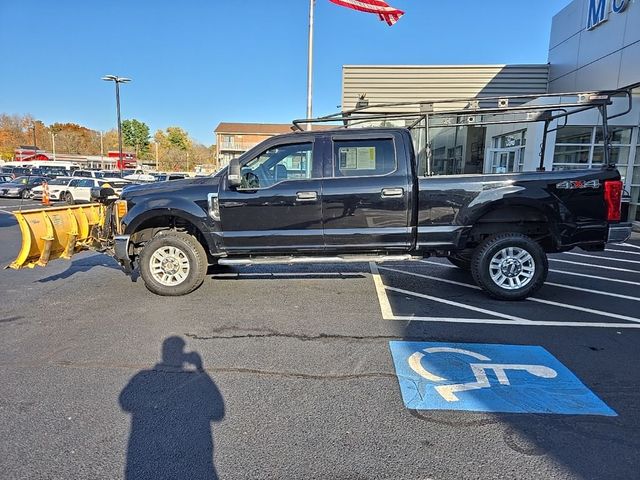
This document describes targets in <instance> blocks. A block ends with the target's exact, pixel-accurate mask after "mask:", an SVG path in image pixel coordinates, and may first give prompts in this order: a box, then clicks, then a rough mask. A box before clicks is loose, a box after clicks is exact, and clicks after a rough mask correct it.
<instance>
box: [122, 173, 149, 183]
mask: <svg viewBox="0 0 640 480" xmlns="http://www.w3.org/2000/svg"><path fill="white" fill-rule="evenodd" d="M122 178H124V179H125V180H130V181H132V182H144V183H151V182H155V181H156V177H154V176H153V175H151V174H150V173H134V174H132V175H125V176H124V177H122Z"/></svg>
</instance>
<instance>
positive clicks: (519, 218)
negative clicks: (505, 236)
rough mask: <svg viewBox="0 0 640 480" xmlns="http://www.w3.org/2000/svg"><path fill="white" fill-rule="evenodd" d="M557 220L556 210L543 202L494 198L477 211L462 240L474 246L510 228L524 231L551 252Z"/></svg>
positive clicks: (557, 235)
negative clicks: (471, 225)
mask: <svg viewBox="0 0 640 480" xmlns="http://www.w3.org/2000/svg"><path fill="white" fill-rule="evenodd" d="M523 200H524V199H523ZM558 222H559V218H558V215H557V213H556V212H555V211H554V210H553V209H552V208H551V207H550V206H548V205H546V204H543V205H541V204H540V203H539V202H529V201H519V202H513V201H500V202H495V203H492V204H491V205H490V206H487V208H485V209H483V211H482V212H478V215H477V217H476V219H475V221H474V222H473V227H472V228H471V230H470V231H469V232H468V235H467V240H466V244H467V245H471V246H475V245H478V244H479V243H481V242H482V241H483V240H484V239H485V238H487V237H489V236H491V235H495V234H498V233H508V232H513V233H522V234H524V235H527V236H529V237H531V238H533V239H534V240H535V241H537V242H538V243H540V244H541V246H542V247H543V248H544V250H545V251H547V252H553V251H556V250H557V248H558V245H559V233H558V229H557V226H558Z"/></svg>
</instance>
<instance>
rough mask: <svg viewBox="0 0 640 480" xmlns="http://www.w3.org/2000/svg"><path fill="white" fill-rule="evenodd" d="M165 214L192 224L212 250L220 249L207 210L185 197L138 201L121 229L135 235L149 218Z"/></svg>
mask: <svg viewBox="0 0 640 480" xmlns="http://www.w3.org/2000/svg"><path fill="white" fill-rule="evenodd" d="M205 202H206V201H205ZM205 208H206V207H205ZM163 216H167V217H169V216H170V217H177V218H180V219H182V220H184V221H186V222H188V223H190V224H192V225H193V226H194V227H195V228H196V229H197V230H198V231H199V232H200V234H201V235H202V238H204V239H205V240H206V242H207V246H208V247H209V251H210V252H212V253H213V252H215V251H216V250H217V249H218V247H217V245H216V244H215V243H214V242H213V239H212V236H211V231H212V226H211V225H210V220H209V217H208V216H207V212H206V210H203V208H202V207H201V206H200V205H198V204H197V203H195V202H193V201H190V200H187V199H184V198H172V199H163V198H150V199H145V200H142V201H140V202H138V203H136V204H135V205H134V206H133V208H131V210H129V211H128V212H127V214H126V215H125V216H124V217H123V219H122V230H121V231H122V232H123V233H124V234H125V235H133V234H134V233H135V232H136V231H138V230H139V229H140V227H141V226H142V225H143V224H144V223H145V222H147V221H148V220H153V219H156V218H159V217H163Z"/></svg>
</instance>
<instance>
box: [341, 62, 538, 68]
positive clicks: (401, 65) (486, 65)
mask: <svg viewBox="0 0 640 480" xmlns="http://www.w3.org/2000/svg"><path fill="white" fill-rule="evenodd" d="M548 66H549V64H548V63H499V64H457V65H452V64H449V65H436V64H413V65H408V64H398V65H395V64H384V65H356V64H349V65H342V68H429V67H432V68H460V67H464V68H479V67H494V68H502V67H548Z"/></svg>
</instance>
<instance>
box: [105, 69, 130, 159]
mask: <svg viewBox="0 0 640 480" xmlns="http://www.w3.org/2000/svg"><path fill="white" fill-rule="evenodd" d="M102 80H104V81H106V82H114V83H115V84H116V110H117V111H118V165H117V168H118V170H121V169H122V164H123V162H122V123H121V122H120V84H121V83H127V82H130V81H131V79H130V78H125V77H118V76H117V75H105V76H104V77H102Z"/></svg>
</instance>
